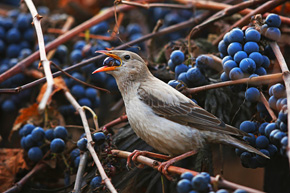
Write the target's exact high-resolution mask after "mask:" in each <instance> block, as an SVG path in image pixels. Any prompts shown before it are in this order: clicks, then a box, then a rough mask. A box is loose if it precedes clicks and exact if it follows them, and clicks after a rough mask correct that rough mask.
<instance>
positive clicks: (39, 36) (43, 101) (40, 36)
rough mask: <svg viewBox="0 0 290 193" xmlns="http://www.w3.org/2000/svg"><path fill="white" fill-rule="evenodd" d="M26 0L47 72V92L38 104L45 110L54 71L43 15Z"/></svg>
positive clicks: (42, 62)
mask: <svg viewBox="0 0 290 193" xmlns="http://www.w3.org/2000/svg"><path fill="white" fill-rule="evenodd" d="M24 1H25V3H26V5H27V7H28V9H29V10H30V13H31V15H32V18H33V24H34V27H35V31H36V35H37V39H38V45H39V52H40V61H41V64H42V65H43V68H44V74H45V77H46V82H47V87H46V91H45V93H44V95H43V97H42V99H41V101H40V103H39V105H38V110H39V111H40V112H43V111H44V108H45V107H46V104H47V101H48V99H49V96H50V94H51V92H52V89H53V85H54V81H53V77H52V73H51V69H50V63H49V61H48V59H47V57H46V52H45V46H44V39H43V33H42V29H41V24H40V20H41V18H42V16H40V15H39V14H38V13H37V10H36V8H35V6H34V4H33V2H32V1H31V0H24Z"/></svg>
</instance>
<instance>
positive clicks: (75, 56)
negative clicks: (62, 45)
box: [70, 50, 83, 64]
mask: <svg viewBox="0 0 290 193" xmlns="http://www.w3.org/2000/svg"><path fill="white" fill-rule="evenodd" d="M82 59H83V56H82V52H81V51H80V50H73V51H72V52H71V54H70V61H71V62H72V63H73V64H76V63H78V62H80V61H82Z"/></svg>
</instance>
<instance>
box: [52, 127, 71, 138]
mask: <svg viewBox="0 0 290 193" xmlns="http://www.w3.org/2000/svg"><path fill="white" fill-rule="evenodd" d="M53 135H54V137H55V138H61V139H63V140H66V139H67V137H68V132H67V130H66V128H65V127H63V126H57V127H55V129H54V131H53Z"/></svg>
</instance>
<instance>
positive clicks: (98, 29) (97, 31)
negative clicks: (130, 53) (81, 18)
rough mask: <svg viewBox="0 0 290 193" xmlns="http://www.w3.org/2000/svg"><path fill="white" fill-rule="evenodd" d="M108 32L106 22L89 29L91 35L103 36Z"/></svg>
mask: <svg viewBox="0 0 290 193" xmlns="http://www.w3.org/2000/svg"><path fill="white" fill-rule="evenodd" d="M108 30H109V24H108V22H106V21H103V22H101V23H98V24H96V25H94V26H93V27H91V28H90V33H92V34H104V33H106V32H107V31H108Z"/></svg>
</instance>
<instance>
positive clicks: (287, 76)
mask: <svg viewBox="0 0 290 193" xmlns="http://www.w3.org/2000/svg"><path fill="white" fill-rule="evenodd" d="M270 46H271V48H272V50H273V52H274V54H275V56H276V58H277V61H278V63H279V65H280V67H281V70H282V73H283V80H284V83H285V87H286V95H287V104H288V105H289V104H290V72H289V69H288V66H287V63H286V61H285V59H284V57H283V54H282V53H281V50H280V48H279V46H278V45H277V43H276V42H270ZM287 120H288V121H289V120H290V113H288V115H287ZM289 139H290V124H289V123H288V147H287V148H286V152H287V155H288V161H289V166H290V140H289Z"/></svg>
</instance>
